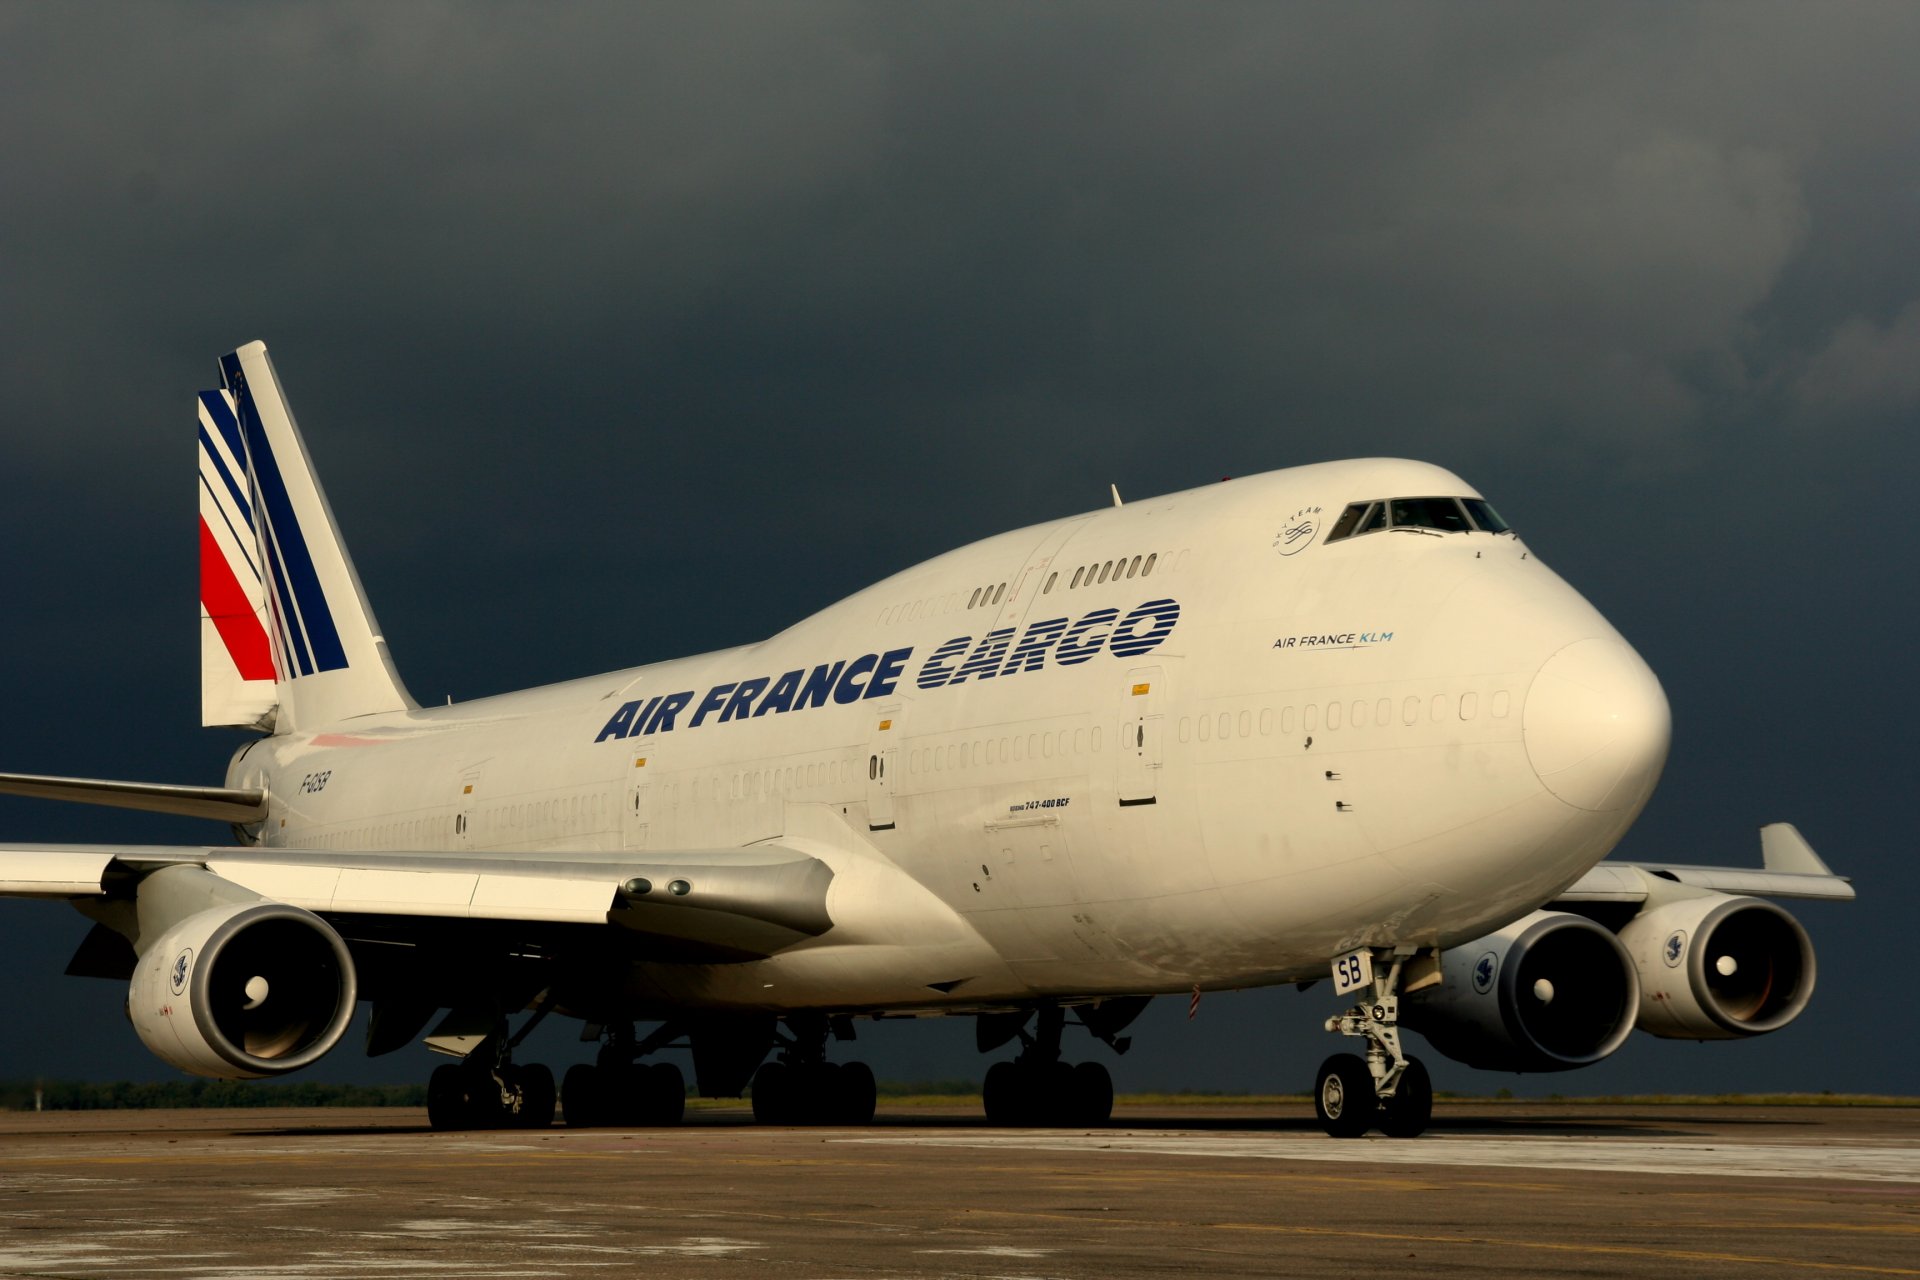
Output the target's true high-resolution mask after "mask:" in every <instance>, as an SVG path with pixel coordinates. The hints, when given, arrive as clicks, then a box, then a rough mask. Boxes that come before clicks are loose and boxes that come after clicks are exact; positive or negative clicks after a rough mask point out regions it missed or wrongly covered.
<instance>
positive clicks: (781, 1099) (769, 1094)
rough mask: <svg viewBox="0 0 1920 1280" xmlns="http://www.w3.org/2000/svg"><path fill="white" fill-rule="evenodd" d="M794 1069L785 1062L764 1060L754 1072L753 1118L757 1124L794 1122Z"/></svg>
mask: <svg viewBox="0 0 1920 1280" xmlns="http://www.w3.org/2000/svg"><path fill="white" fill-rule="evenodd" d="M796 1083H798V1082H797V1081H795V1080H794V1078H793V1071H792V1070H791V1069H790V1068H789V1067H788V1066H787V1064H786V1063H784V1062H763V1063H761V1064H760V1069H759V1070H758V1071H756V1072H754V1073H753V1085H752V1088H753V1119H754V1122H755V1123H756V1124H792V1123H793V1118H792V1117H793V1098H794V1092H795V1089H794V1086H795V1084H796Z"/></svg>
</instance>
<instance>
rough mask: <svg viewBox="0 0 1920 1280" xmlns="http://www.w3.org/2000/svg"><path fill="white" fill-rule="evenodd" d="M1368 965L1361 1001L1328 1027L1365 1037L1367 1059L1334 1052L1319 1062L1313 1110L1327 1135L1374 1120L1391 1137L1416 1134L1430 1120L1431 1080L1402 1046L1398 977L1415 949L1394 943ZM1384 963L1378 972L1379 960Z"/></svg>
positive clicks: (1359, 1129) (1350, 1132)
mask: <svg viewBox="0 0 1920 1280" xmlns="http://www.w3.org/2000/svg"><path fill="white" fill-rule="evenodd" d="M1379 950H1380V951H1381V954H1380V955H1379V956H1378V958H1377V963H1376V964H1374V965H1370V966H1369V968H1370V970H1371V972H1372V973H1373V975H1374V976H1373V981H1372V983H1371V984H1370V985H1368V986H1366V987H1363V988H1361V990H1360V1002H1359V1003H1358V1004H1356V1005H1354V1007H1353V1008H1351V1009H1349V1010H1347V1011H1346V1012H1345V1013H1343V1014H1341V1015H1340V1016H1339V1017H1337V1018H1329V1019H1327V1030H1329V1031H1338V1032H1339V1033H1340V1034H1341V1035H1347V1036H1357V1037H1359V1038H1360V1039H1363V1040H1365V1041H1366V1042H1367V1052H1366V1057H1365V1059H1362V1058H1360V1057H1358V1056H1356V1055H1354V1054H1351V1053H1336V1054H1334V1055H1333V1056H1332V1057H1330V1058H1328V1059H1327V1060H1326V1061H1325V1062H1323V1063H1321V1064H1320V1072H1319V1075H1318V1076H1317V1077H1316V1078H1315V1080H1314V1086H1313V1112H1314V1115H1315V1116H1316V1117H1317V1118H1318V1119H1319V1121H1320V1126H1321V1128H1323V1129H1325V1130H1326V1131H1327V1135H1328V1136H1329V1137H1334V1138H1358V1137H1360V1136H1361V1135H1362V1134H1364V1133H1366V1132H1367V1130H1369V1129H1371V1128H1373V1127H1374V1126H1376V1125H1378V1126H1379V1128H1380V1131H1381V1132H1382V1133H1384V1134H1386V1135H1387V1136H1388V1137H1390V1138H1417V1137H1419V1136H1420V1135H1421V1134H1422V1133H1425V1132H1426V1129H1427V1125H1428V1124H1429V1123H1430V1122H1431V1121H1432V1119H1433V1082H1432V1080H1431V1079H1430V1078H1429V1076H1428V1075H1427V1068H1426V1066H1425V1065H1424V1064H1423V1063H1421V1061H1420V1060H1419V1059H1418V1058H1410V1057H1408V1056H1407V1055H1406V1054H1405V1053H1404V1052H1403V1051H1402V1050H1401V1048H1400V979H1401V974H1402V973H1403V971H1404V969H1405V966H1406V962H1407V961H1408V960H1409V959H1410V958H1412V956H1413V954H1414V953H1413V952H1412V951H1411V950H1410V949H1408V948H1396V949H1394V950H1393V951H1392V952H1390V953H1389V952H1387V951H1386V950H1385V949H1384V948H1382V949H1379ZM1380 963H1384V964H1385V965H1386V976H1385V977H1381V976H1379V972H1380V971H1379V967H1378V964H1380Z"/></svg>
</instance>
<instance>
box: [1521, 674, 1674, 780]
mask: <svg viewBox="0 0 1920 1280" xmlns="http://www.w3.org/2000/svg"><path fill="white" fill-rule="evenodd" d="M1521 723H1522V727H1523V730H1524V732H1525V735H1526V743H1527V757H1528V759H1530V760H1531V761H1532V762H1533V770H1534V772H1535V773H1537V774H1539V775H1540V781H1541V782H1543V783H1545V784H1546V787H1547V790H1549V791H1551V792H1553V794H1555V795H1556V796H1559V797H1560V798H1561V799H1562V800H1564V801H1566V802H1567V803H1568V804H1570V805H1573V806H1574V807H1575V808H1577V809H1587V810H1591V811H1594V812H1604V811H1609V810H1614V809H1627V808H1632V807H1635V806H1638V805H1640V804H1641V803H1643V802H1644V801H1645V800H1646V798H1647V797H1648V796H1649V795H1651V794H1652V793H1653V785H1654V783H1656V782H1658V781H1659V779H1660V770H1661V767H1662V766H1664V765H1665V764H1666V762H1667V743H1668V740H1669V738H1670V735H1671V733H1672V728H1673V721H1672V715H1671V713H1670V712H1669V711H1668V708H1667V695H1666V692H1665V690H1663V689H1661V687H1660V681H1659V679H1658V678H1656V677H1655V676H1654V674H1653V672H1652V670H1650V669H1649V668H1648V666H1647V664H1646V663H1645V662H1643V661H1642V660H1641V658H1640V655H1639V654H1638V653H1635V652H1634V651H1633V647H1632V646H1631V645H1629V644H1627V643H1626V641H1624V640H1621V639H1619V638H1618V637H1615V636H1595V637H1593V638H1592V639H1588V640H1580V641H1577V642H1575V643H1573V644H1570V645H1568V646H1567V647H1566V648H1564V649H1562V650H1560V651H1559V652H1558V653H1556V654H1554V655H1553V656H1552V657H1551V658H1548V659H1547V661H1546V664H1545V665H1544V666H1542V667H1541V668H1540V672H1539V674H1538V675H1536V676H1535V677H1534V678H1533V685H1532V687H1531V688H1530V689H1528V691H1527V702H1526V709H1525V711H1524V713H1523V719H1522V722H1521Z"/></svg>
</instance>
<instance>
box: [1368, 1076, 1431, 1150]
mask: <svg viewBox="0 0 1920 1280" xmlns="http://www.w3.org/2000/svg"><path fill="white" fill-rule="evenodd" d="M1432 1119H1433V1079H1432V1077H1430V1076H1429V1075H1428V1074H1427V1068H1426V1064H1425V1063H1423V1062H1421V1061H1420V1059H1418V1058H1408V1059H1407V1069H1406V1070H1405V1071H1403V1072H1401V1073H1400V1087H1399V1088H1398V1089H1396V1090H1395V1091H1394V1094H1393V1096H1392V1097H1391V1098H1385V1099H1382V1100H1381V1102H1380V1130H1381V1132H1382V1133H1385V1134H1386V1135H1387V1136H1388V1137H1389V1138H1417V1137H1419V1136H1420V1135H1421V1134H1423V1133H1425V1132H1426V1131H1427V1125H1428V1123H1430V1122H1431V1121H1432Z"/></svg>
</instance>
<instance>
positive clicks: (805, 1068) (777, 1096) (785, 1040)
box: [753, 1015, 878, 1125]
mask: <svg viewBox="0 0 1920 1280" xmlns="http://www.w3.org/2000/svg"><path fill="white" fill-rule="evenodd" d="M787 1030H788V1032H790V1033H791V1034H790V1035H780V1034H778V1033H777V1032H776V1033H775V1040H776V1042H777V1043H778V1044H779V1046H780V1051H779V1056H777V1057H776V1058H775V1059H774V1060H773V1061H772V1062H767V1063H762V1064H761V1066H760V1069H759V1070H758V1071H756V1072H754V1073H753V1118H754V1119H755V1120H756V1121H758V1122H759V1123H761V1124H847V1125H858V1124H872V1123H873V1111H874V1106H875V1105H876V1103H877V1101H878V1093H877V1090H876V1088H875V1085H874V1079H873V1068H871V1067H869V1066H868V1065H867V1064H866V1063H864V1062H847V1063H838V1062H828V1061H827V1033H828V1031H829V1030H831V1031H832V1032H833V1035H834V1038H835V1039H837V1040H851V1039H853V1020H852V1019H850V1018H831V1019H829V1018H824V1017H818V1016H814V1017H808V1016H804V1015H797V1016H794V1017H791V1018H788V1019H787Z"/></svg>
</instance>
